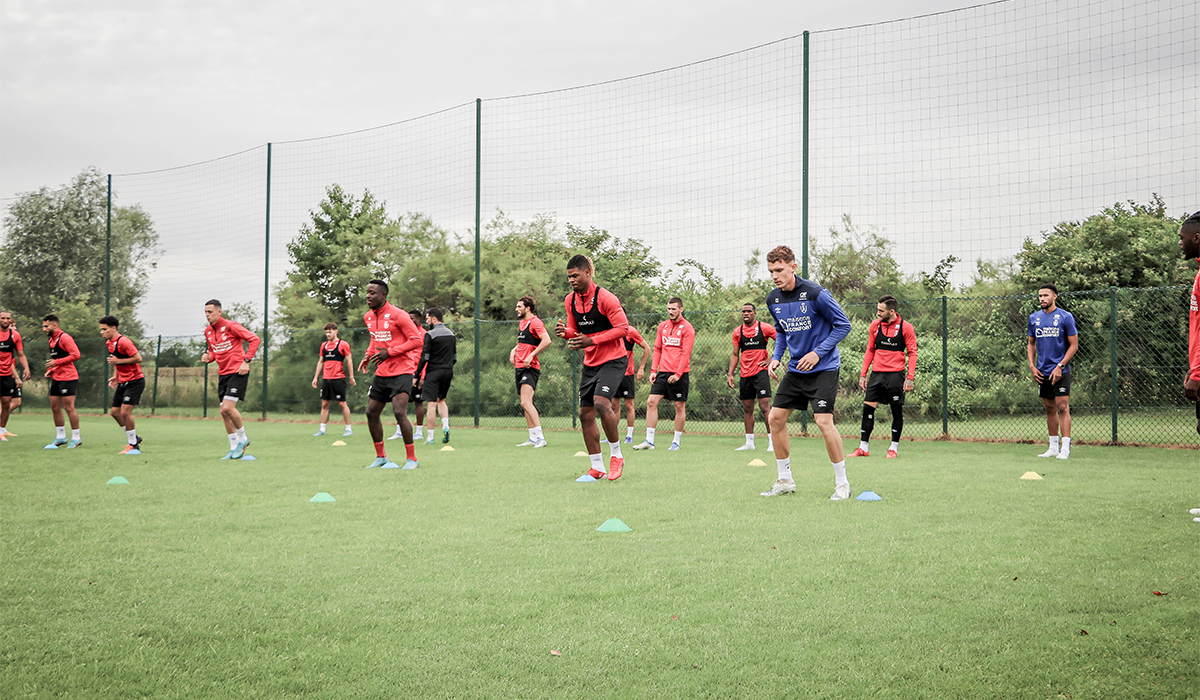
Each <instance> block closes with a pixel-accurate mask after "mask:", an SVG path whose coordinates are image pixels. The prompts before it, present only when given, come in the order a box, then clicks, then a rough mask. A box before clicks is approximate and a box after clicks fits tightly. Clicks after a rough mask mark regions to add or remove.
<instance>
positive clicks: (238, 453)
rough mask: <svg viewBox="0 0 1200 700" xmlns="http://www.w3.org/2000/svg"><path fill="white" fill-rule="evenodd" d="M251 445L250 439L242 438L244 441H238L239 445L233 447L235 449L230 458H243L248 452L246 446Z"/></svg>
mask: <svg viewBox="0 0 1200 700" xmlns="http://www.w3.org/2000/svg"><path fill="white" fill-rule="evenodd" d="M249 446H250V441H249V440H242V441H240V442H238V444H237V447H235V448H233V451H232V452H230V453H229V458H230V459H241V458H242V457H243V456H244V455H245V454H246V448H247V447H249Z"/></svg>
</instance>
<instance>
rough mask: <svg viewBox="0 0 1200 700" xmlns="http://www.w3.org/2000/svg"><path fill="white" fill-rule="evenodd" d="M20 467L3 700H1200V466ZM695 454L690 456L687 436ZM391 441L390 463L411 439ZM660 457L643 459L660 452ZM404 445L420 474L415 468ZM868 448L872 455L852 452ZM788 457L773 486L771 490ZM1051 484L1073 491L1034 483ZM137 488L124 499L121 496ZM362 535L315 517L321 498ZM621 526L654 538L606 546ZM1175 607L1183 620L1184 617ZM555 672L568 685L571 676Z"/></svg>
mask: <svg viewBox="0 0 1200 700" xmlns="http://www.w3.org/2000/svg"><path fill="white" fill-rule="evenodd" d="M9 427H10V429H12V430H14V431H16V432H17V433H19V434H20V437H18V438H14V439H12V440H11V441H10V442H7V443H2V444H0V499H2V500H0V504H2V507H0V546H2V548H3V558H2V560H0V573H2V574H3V583H2V588H0V611H2V615H3V616H2V620H0V621H2V626H0V639H2V640H3V654H2V657H0V658H2V666H0V696H3V697H6V698H24V697H35V698H36V697H46V698H50V697H72V698H143V697H152V698H230V697H261V698H286V697H301V696H303V697H310V698H331V699H332V698H418V697H419V698H498V697H518V698H561V697H571V698H589V697H596V698H617V697H619V698H640V697H645V698H661V697H678V698H695V697H710V698H725V697H728V698H743V697H755V698H760V697H761V698H774V697H780V698H783V697H804V698H810V697H811V698H867V697H869V698H956V699H957V698H1056V697H1063V698H1068V697H1069V698H1075V699H1079V698H1118V697H1119V698H1194V697H1197V688H1200V682H1198V668H1200V639H1198V635H1197V626H1198V615H1197V604H1196V601H1197V595H1198V593H1200V587H1198V586H1197V581H1196V577H1197V575H1198V572H1197V553H1198V551H1200V550H1198V548H1197V535H1200V523H1193V522H1192V521H1191V516H1189V515H1188V514H1187V510H1188V508H1192V507H1197V506H1200V493H1198V489H1197V467H1198V466H1200V465H1198V461H1200V458H1198V457H1197V453H1196V452H1195V451H1181V450H1163V449H1150V448H1111V447H1106V448H1100V447H1091V448H1089V447H1079V448H1077V449H1076V450H1075V452H1074V453H1073V455H1072V457H1071V459H1070V460H1069V461H1065V462H1061V461H1057V460H1040V459H1037V458H1035V457H1034V455H1035V454H1036V453H1037V452H1040V451H1041V450H1042V449H1044V447H1031V446H1029V445H995V444H956V443H941V442H928V443H904V444H903V445H902V448H901V458H900V459H898V460H884V459H883V458H882V453H883V451H884V448H886V443H885V442H879V443H878V447H877V448H876V450H875V452H877V453H878V454H875V455H873V456H872V457H870V458H868V459H859V460H850V462H849V470H848V471H849V476H850V481H851V484H852V487H853V489H854V493H855V494H856V495H857V494H858V493H860V492H861V491H863V490H867V489H869V490H873V491H875V492H876V493H878V494H880V495H881V496H882V497H883V500H882V501H879V502H862V501H857V500H851V501H842V502H830V501H829V500H828V497H829V494H830V493H831V492H832V489H833V474H832V469H831V468H830V466H829V464H828V461H827V460H826V458H825V455H824V449H823V446H822V444H821V442H820V441H819V440H816V439H804V440H793V457H792V462H793V472H794V474H795V477H796V482H797V485H798V487H799V490H798V493H796V494H795V495H791V496H783V497H776V498H763V497H760V496H759V495H758V494H759V492H760V491H763V490H765V489H766V488H767V487H769V486H770V484H771V483H772V482H773V481H774V479H775V468H774V462H773V459H772V456H771V455H770V454H768V453H766V451H765V449H763V448H764V447H765V439H763V438H760V443H759V450H758V451H757V452H733V451H732V450H733V448H734V447H736V446H737V445H738V444H740V438H716V437H693V436H685V439H684V449H683V450H682V451H680V452H667V451H666V450H665V449H659V450H656V451H654V452H652V453H641V452H633V451H632V450H629V451H627V453H626V457H627V466H626V472H625V476H623V477H622V478H621V479H620V480H619V481H617V482H615V483H592V484H577V483H574V481H573V480H574V479H575V478H576V477H577V476H579V475H580V474H581V473H582V472H583V471H584V470H585V469H586V468H587V460H586V459H585V458H577V457H573V456H572V455H574V453H575V452H576V451H578V450H580V449H582V440H581V438H580V437H579V434H578V433H572V432H549V433H547V438H548V440H549V442H550V446H549V447H547V448H545V449H541V450H537V451H534V450H531V449H529V448H523V449H516V448H515V447H513V446H514V445H515V444H516V443H518V442H521V441H522V440H524V438H525V433H524V431H501V430H470V429H462V428H459V429H455V430H453V431H452V438H453V439H452V441H451V445H452V446H453V447H454V448H455V451H454V452H442V451H441V447H442V444H441V442H440V435H439V442H437V443H436V444H435V445H433V446H426V445H419V446H418V448H417V450H418V456H419V458H420V460H421V467H420V468H419V469H417V470H414V471H403V470H388V471H381V470H379V469H372V470H366V469H363V467H364V466H365V465H366V464H368V463H369V462H370V461H371V459H372V458H373V456H374V454H373V451H372V449H371V447H370V440H369V438H368V437H367V433H366V427H365V426H356V427H355V430H356V433H357V435H355V436H354V437H352V438H347V439H346V442H348V443H349V444H348V445H347V446H346V447H333V446H332V443H333V442H334V441H335V440H338V439H339V436H340V432H341V428H340V427H339V426H332V427H331V432H330V434H329V435H327V436H325V437H324V438H311V437H309V435H310V434H311V433H312V432H313V431H314V427H313V426H311V425H302V424H275V423H266V424H263V423H249V424H248V426H247V427H248V431H249V434H250V438H251V440H252V444H251V448H250V454H252V455H255V456H256V457H257V461H254V462H231V461H218V458H219V457H220V456H221V455H222V454H224V453H225V451H226V450H227V449H228V445H227V443H226V441H225V438H224V430H223V428H222V427H221V425H220V423H219V422H216V421H194V420H163V419H143V420H140V421H139V424H138V427H139V432H141V433H142V434H143V435H144V436H145V439H146V444H145V446H144V450H145V454H144V455H143V456H141V457H120V456H117V455H116V454H115V453H116V452H117V450H119V449H120V448H121V446H122V442H123V441H122V438H123V434H122V433H121V432H120V431H119V429H118V428H117V427H116V426H115V424H113V423H112V421H111V420H110V419H99V418H85V419H84V425H83V437H84V446H83V447H82V448H81V449H79V450H70V451H67V450H57V451H43V450H42V449H41V448H42V446H43V445H44V444H46V443H47V442H49V441H50V437H51V436H52V435H53V433H52V428H51V426H50V420H49V417H48V416H14V417H13V419H12V420H11V421H10V424H9ZM663 427H664V429H667V430H669V426H668V425H665V424H664V425H663ZM389 432H390V431H389ZM641 437H642V435H641V431H640V430H639V431H638V435H637V437H636V439H637V440H639V441H640V439H641ZM398 442H399V441H393V442H389V443H387V446H388V448H389V456H392V457H393V458H399V457H403V447H402V445H400V444H398ZM847 446H848V447H849V448H851V449H852V448H853V447H854V445H853V444H852V442H851V441H847ZM755 457H758V458H760V459H763V461H765V462H767V464H768V466H767V467H749V466H747V462H749V461H750V460H751V459H753V458H755ZM1030 470H1034V471H1037V472H1039V473H1041V474H1043V475H1044V477H1045V478H1044V480H1042V481H1024V480H1020V479H1019V478H1018V477H1020V476H1021V474H1023V473H1024V472H1026V471H1030ZM117 475H120V476H124V477H126V478H127V479H128V480H129V481H130V484H129V485H125V486H110V485H106V482H107V481H108V480H109V479H110V478H112V477H113V476H117ZM322 491H324V492H328V493H330V494H332V495H333V496H334V497H335V498H336V499H337V502H336V503H309V502H308V501H309V499H310V498H311V497H312V496H313V495H315V494H316V493H318V492H322ZM609 518H619V519H621V520H622V521H624V522H625V523H627V524H628V525H629V526H630V527H631V528H633V531H632V532H628V533H620V534H618V533H600V532H596V531H595V528H596V527H598V526H599V525H600V524H601V523H603V522H604V521H605V520H607V519H609ZM1156 591H1157V592H1158V593H1162V594H1163V595H1156V594H1155V592H1156ZM552 651H556V652H559V653H560V654H561V656H556V655H552V653H551V652H552Z"/></svg>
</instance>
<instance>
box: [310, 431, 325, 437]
mask: <svg viewBox="0 0 1200 700" xmlns="http://www.w3.org/2000/svg"><path fill="white" fill-rule="evenodd" d="M324 434H325V431H324V430H318V431H317V432H315V433H313V434H312V436H313V437H321V436H322V435H324Z"/></svg>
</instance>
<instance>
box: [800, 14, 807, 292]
mask: <svg viewBox="0 0 1200 700" xmlns="http://www.w3.org/2000/svg"><path fill="white" fill-rule="evenodd" d="M803 89H804V96H803V97H804V100H803V107H802V109H803V112H802V116H801V131H802V142H803V144H802V146H801V149H800V233H801V242H800V247H801V248H802V249H803V252H802V253H801V256H800V257H801V260H802V261H803V264H802V266H801V272H800V276H801V277H803V278H804V279H808V30H805V31H804V88H803Z"/></svg>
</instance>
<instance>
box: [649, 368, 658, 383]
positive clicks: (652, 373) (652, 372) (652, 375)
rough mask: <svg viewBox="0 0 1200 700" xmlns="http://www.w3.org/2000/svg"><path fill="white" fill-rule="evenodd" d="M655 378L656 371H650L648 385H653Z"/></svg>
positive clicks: (656, 375)
mask: <svg viewBox="0 0 1200 700" xmlns="http://www.w3.org/2000/svg"><path fill="white" fill-rule="evenodd" d="M657 378H658V370H656V369H652V370H650V383H651V384H653V383H654V380H655V379H657Z"/></svg>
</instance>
